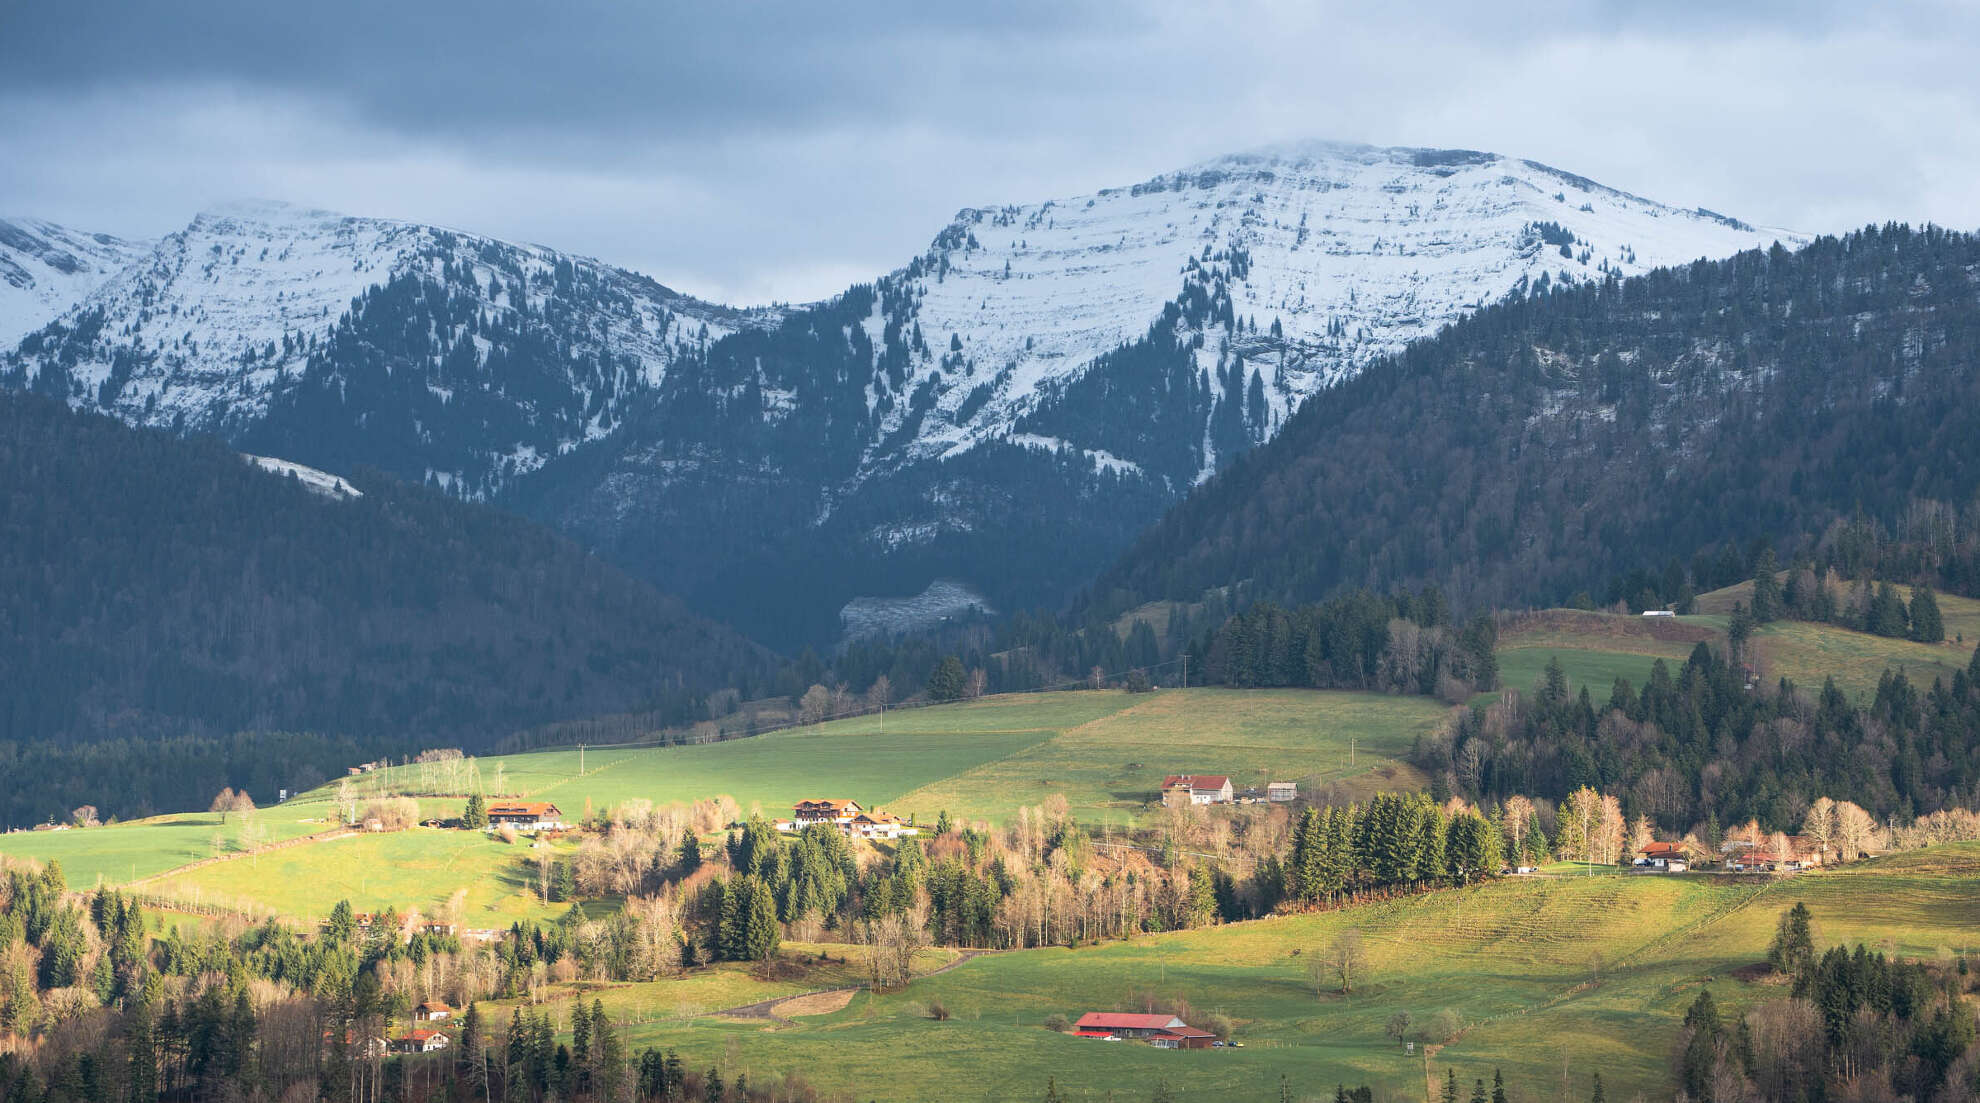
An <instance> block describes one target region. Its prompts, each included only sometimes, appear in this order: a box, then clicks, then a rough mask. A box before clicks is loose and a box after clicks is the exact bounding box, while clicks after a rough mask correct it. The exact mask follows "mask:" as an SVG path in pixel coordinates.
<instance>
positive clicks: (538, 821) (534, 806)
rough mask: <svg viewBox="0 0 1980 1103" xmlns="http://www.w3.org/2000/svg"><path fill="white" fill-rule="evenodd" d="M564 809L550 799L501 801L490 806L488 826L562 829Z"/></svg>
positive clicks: (518, 828)
mask: <svg viewBox="0 0 1980 1103" xmlns="http://www.w3.org/2000/svg"><path fill="white" fill-rule="evenodd" d="M563 816H564V813H563V810H562V809H559V808H558V807H557V806H556V805H554V804H551V803H550V802H549V801H542V800H513V801H500V802H497V803H494V804H491V805H489V806H488V826H489V827H491V828H493V827H513V828H515V829H516V830H517V831H562V830H563V829H564V820H563Z"/></svg>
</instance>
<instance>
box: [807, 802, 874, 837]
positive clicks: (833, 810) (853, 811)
mask: <svg viewBox="0 0 1980 1103" xmlns="http://www.w3.org/2000/svg"><path fill="white" fill-rule="evenodd" d="M864 811H866V809H864V808H861V807H860V806H859V802H858V801H856V800H845V799H837V800H801V801H798V802H797V807H796V808H795V809H794V810H793V811H792V813H791V822H792V823H793V824H795V825H797V829H798V830H799V831H802V830H804V829H805V828H807V827H810V826H811V825H812V824H814V823H829V824H832V825H834V826H836V827H841V828H849V827H851V825H852V821H853V817H854V816H857V815H859V814H860V813H861V812H864Z"/></svg>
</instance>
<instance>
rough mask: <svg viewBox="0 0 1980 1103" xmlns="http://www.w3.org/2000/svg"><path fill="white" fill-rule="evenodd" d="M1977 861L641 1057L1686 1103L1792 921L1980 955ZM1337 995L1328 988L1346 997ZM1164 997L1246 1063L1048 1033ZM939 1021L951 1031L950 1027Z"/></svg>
mask: <svg viewBox="0 0 1980 1103" xmlns="http://www.w3.org/2000/svg"><path fill="white" fill-rule="evenodd" d="M1976 874H1980V847H1975V846H1961V847H1948V848H1945V849H1943V850H1939V851H1928V852H1922V853H1914V854H1909V855H1903V856H1899V857H1894V858H1889V859H1885V860H1882V861H1879V862H1875V863H1870V864H1867V865H1863V866H1859V867H1855V868H1852V869H1847V870H1840V871H1831V872H1819V873H1812V874H1807V875H1803V876H1802V877H1800V878H1798V879H1795V880H1791V881H1786V882H1779V883H1775V884H1771V885H1765V886H1758V885H1739V884H1732V883H1729V882H1727V881H1726V880H1725V879H1723V878H1715V877H1710V876H1706V875H1694V876H1680V877H1673V878H1663V877H1631V876H1627V875H1620V874H1598V875H1595V876H1588V877H1582V876H1563V877H1557V878H1523V879H1519V880H1508V881H1504V882H1500V883H1496V884H1491V885H1485V886H1480V887H1477V888H1473V889H1471V890H1467V891H1465V892H1461V893H1439V894H1433V895H1428V896H1417V897H1410V898H1406V899H1402V900H1397V901H1390V902H1386V903H1381V904H1375V905H1370V906H1365V907H1359V908H1353V909H1348V910H1345V911H1339V912H1332V913H1326V914H1318V915H1306V916H1296V917H1289V918H1280V919H1270V920H1262V921H1259V922H1255V923H1249V924H1243V925H1239V926H1233V927H1223V928H1212V929H1207V930H1200V931H1191V932H1184V933H1177V934H1170V935H1161V936H1151V937H1146V938H1141V939H1137V940H1135V941H1133V942H1128V943H1114V944H1106V945H1101V946H1095V947H1087V948H1081V949H1076V950H1066V949H1051V950H1036V951H1025V952H1021V953H1010V954H1002V955H994V956H987V957H982V958H978V959H976V960H973V961H970V962H967V963H965V964H963V965H961V966H960V967H958V968H956V969H954V970H953V971H951V972H947V973H944V974H942V975H940V976H934V977H928V978H925V979H922V980H919V981H916V982H915V983H913V984H911V985H909V986H908V988H907V989H905V990H904V991H902V992H899V993H896V994H891V995H880V996H874V995H869V994H861V995H860V996H859V997H858V998H856V999H854V1000H853V1001H852V1003H851V1005H850V1006H848V1007H846V1008H845V1009H844V1010H842V1011H838V1012H834V1013H831V1014H827V1015H822V1016H818V1017H816V1018H809V1019H804V1020H800V1021H798V1022H796V1023H794V1024H792V1025H789V1026H779V1027H774V1028H773V1027H771V1026H769V1025H767V1024H764V1023H761V1022H736V1021H731V1020H722V1019H714V1018H705V1019H698V1020H694V1021H691V1022H682V1021H680V1019H679V1018H678V1017H674V1018H669V1019H655V1020H649V1021H645V1022H642V1023H640V1024H639V1025H637V1026H635V1027H634V1028H633V1031H632V1033H633V1036H634V1037H635V1038H636V1039H637V1041H638V1042H639V1044H641V1045H646V1044H658V1045H665V1046H671V1047H675V1048H678V1049H679V1050H680V1051H681V1052H682V1054H683V1056H684V1057H685V1058H686V1059H687V1061H688V1063H689V1064H690V1065H692V1066H695V1067H702V1066H705V1065H708V1064H712V1063H715V1062H717V1061H719V1060H721V1059H723V1055H724V1053H725V1050H726V1039H728V1038H729V1037H731V1036H739V1037H740V1038H741V1039H742V1040H743V1041H744V1044H743V1046H742V1047H741V1052H742V1053H743V1054H746V1057H744V1058H743V1067H744V1068H746V1069H747V1070H748V1071H749V1073H750V1078H751V1080H752V1081H756V1080H759V1079H760V1078H761V1077H763V1076H766V1075H770V1074H773V1073H777V1072H781V1071H785V1070H791V1069H797V1070H802V1071H803V1073H804V1075H805V1076H806V1077H807V1078H808V1079H810V1080H811V1081H812V1082H814V1083H818V1084H822V1085H826V1086H836V1087H853V1088H856V1089H857V1090H858V1091H860V1092H861V1093H865V1092H869V1091H871V1090H874V1088H875V1087H876V1086H877V1085H881V1084H885V1085H888V1087H889V1090H890V1093H891V1094H893V1095H895V1096H899V1097H902V1098H915V1099H921V1098H943V1099H956V1100H977V1101H984V1103H989V1101H993V1100H996V1101H1000V1100H1019V1099H1026V1100H1028V1099H1036V1098H1038V1097H1039V1095H1040V1094H1042V1092H1043V1090H1044V1084H1045V1080H1046V1077H1047V1076H1056V1077H1057V1078H1058V1081H1059V1084H1060V1086H1061V1088H1062V1090H1064V1091H1065V1093H1066V1097H1067V1098H1069V1099H1104V1098H1123V1099H1128V1098H1141V1097H1145V1095H1146V1093H1147V1092H1148V1091H1149V1089H1150V1086H1151V1085H1152V1084H1153V1083H1154V1081H1155V1080H1156V1078H1158V1077H1166V1078H1167V1079H1168V1080H1169V1081H1170V1083H1171V1085H1173V1086H1175V1087H1176V1088H1177V1089H1178V1090H1182V1089H1183V1088H1184V1086H1185V1085H1187V1091H1186V1094H1187V1096H1188V1097H1190V1098H1198V1097H1200V1098H1217V1097H1223V1098H1231V1099H1259V1098H1276V1093H1277V1085H1278V1079H1279V1077H1280V1076H1281V1075H1284V1076H1286V1077H1287V1078H1288V1080H1289V1081H1290V1082H1291V1084H1292V1085H1293V1086H1294V1089H1295V1097H1296V1098H1302V1099H1322V1098H1326V1097H1329V1096H1331V1094H1332V1087H1333V1085H1334V1084H1335V1083H1336V1082H1339V1081H1346V1082H1348V1083H1350V1084H1352V1083H1356V1082H1364V1081H1365V1082H1367V1083H1369V1084H1372V1085H1375V1086H1377V1087H1378V1088H1379V1089H1381V1091H1382V1093H1383V1095H1382V1096H1378V1098H1382V1097H1386V1098H1391V1099H1395V1098H1422V1097H1423V1095H1424V1089H1425V1085H1426V1082H1427V1081H1428V1080H1431V1079H1436V1080H1441V1078H1442V1077H1443V1075H1444V1069H1445V1068H1446V1067H1455V1068H1456V1069H1457V1072H1458V1075H1459V1077H1460V1078H1462V1079H1463V1080H1464V1081H1465V1082H1466V1083H1467V1085H1468V1084H1469V1082H1470V1080H1471V1079H1473V1078H1475V1077H1485V1078H1487V1079H1488V1080H1489V1078H1490V1077H1491V1074H1492V1070H1493V1068H1495V1067H1497V1068H1503V1069H1504V1071H1505V1074H1506V1076H1507V1079H1508V1083H1509V1085H1510V1086H1511V1087H1512V1088H1513V1090H1514V1093H1515V1094H1516V1095H1517V1096H1520V1097H1524V1098H1540V1097H1549V1096H1552V1095H1553V1094H1554V1093H1555V1091H1556V1090H1557V1089H1558V1088H1559V1087H1560V1086H1561V1083H1562V1079H1563V1076H1564V1075H1565V1076H1566V1078H1567V1080H1568V1082H1569V1083H1570V1085H1571V1088H1572V1093H1573V1096H1574V1097H1577V1098H1586V1095H1587V1092H1588V1089H1589V1087H1590V1078H1591V1076H1592V1074H1593V1073H1594V1072H1597V1071H1599V1072H1601V1073H1602V1077H1603V1080H1604V1081H1605V1083H1606V1085H1607V1090H1608V1092H1609V1093H1610V1096H1611V1098H1617V1099H1627V1098H1630V1096H1631V1095H1633V1094H1634V1093H1635V1092H1637V1091H1643V1092H1645V1093H1647V1094H1648V1095H1650V1096H1651V1097H1653V1098H1654V1097H1658V1096H1662V1095H1667V1094H1668V1090H1669V1089H1668V1084H1667V1082H1666V1077H1667V1071H1666V1070H1667V1068H1668V1065H1667V1054H1668V1051H1669V1049H1670V1046H1671V1043H1672V1039H1673V1038H1674V1036H1675V1033H1676V1030H1677V1026H1678V1023H1679V1020H1680V1019H1681V1018H1682V1015H1683V1013H1684V1009H1685V1008H1686V1007H1687V1006H1688V1005H1689V1004H1690V1002H1691V1000H1692V999H1693V998H1694V997H1695V996H1696V994H1697V991H1698V990H1699V988H1700V987H1702V986H1710V987H1711V988H1712V990H1713V993H1714V996H1715V998H1717V999H1719V1000H1720V1001H1721V1003H1722V1006H1730V1007H1733V1008H1738V1007H1740V1006H1742V1005H1744V1004H1746V1003H1749V1002H1752V1001H1755V1000H1757V999H1759V998H1761V997H1763V996H1768V995H1772V994H1775V993H1777V992H1778V989H1777V988H1775V987H1773V986H1770V985H1765V984H1748V983H1745V982H1742V981H1739V980H1736V979H1733V977H1732V975H1731V974H1732V973H1733V971H1734V970H1736V969H1738V968H1739V967H1741V966H1744V965H1748V964H1751V963H1753V962H1756V961H1759V960H1761V959H1762V958H1763V957H1764V954H1765V948H1766V944H1767V940H1768V937H1769V936H1770V934H1771V932H1772V930H1773V926H1774V923H1775V921H1776V919H1777V917H1778V915H1779V913H1780V911H1781V910H1783V909H1785V908H1787V907H1789V906H1791V905H1792V904H1793V902H1794V901H1796V900H1806V901H1807V902H1808V903H1809V906H1810V907H1811V908H1812V909H1814V913H1815V923H1816V930H1817V938H1818V941H1820V942H1822V943H1824V944H1826V943H1831V942H1838V941H1850V942H1854V941H1857V940H1864V941H1867V942H1870V943H1871V944H1872V945H1881V946H1885V947H1887V948H1893V949H1896V950H1898V951H1900V952H1903V953H1906V954H1915V955H1930V954H1932V953H1934V952H1935V951H1936V950H1937V949H1938V948H1939V947H1940V946H1948V947H1954V948H1960V949H1970V948H1974V947H1976V946H1980V876H1976ZM1350 927H1352V928H1355V929H1357V930H1359V931H1361V932H1362V935H1363V937H1364V939H1365V942H1366V945H1367V947H1368V950H1369V956H1370V969H1369V973H1368V976H1367V979H1366V980H1365V981H1364V982H1363V983H1361V984H1359V985H1358V986H1357V988H1356V991H1355V993H1354V994H1353V995H1352V996H1347V997H1343V996H1340V995H1338V994H1337V993H1334V992H1331V991H1329V992H1325V993H1320V992H1317V991H1316V986H1315V985H1314V984H1313V983H1312V982H1311V980H1310V978H1309V976H1308V972H1307V968H1306V966H1307V964H1308V962H1310V961H1311V960H1312V958H1313V956H1314V955H1315V954H1316V953H1318V952H1319V951H1321V950H1322V949H1324V948H1325V947H1326V946H1327V945H1328V944H1329V943H1330V942H1331V941H1332V940H1333V939H1334V938H1335V937H1336V936H1337V935H1338V934H1339V933H1340V932H1341V931H1343V930H1345V929H1347V928H1350ZM1330 987H1331V986H1330ZM1148 996H1154V997H1160V998H1177V997H1180V998H1182V999H1184V1000H1187V1001H1188V1003H1189V1004H1190V1006H1191V1007H1192V1008H1194V1009H1195V1010H1196V1011H1197V1012H1199V1013H1202V1012H1216V1013H1221V1014H1225V1015H1228V1016H1230V1017H1231V1018H1232V1019H1233V1020H1234V1021H1235V1022H1236V1024H1237V1032H1236V1035H1235V1037H1236V1038H1237V1039H1238V1040H1240V1041H1243V1042H1244V1043H1245V1047H1244V1048H1242V1049H1229V1050H1208V1051H1197V1052H1182V1053H1175V1052H1164V1051H1159V1050H1154V1049H1150V1048H1148V1047H1145V1046H1139V1045H1110V1044H1106V1043H1101V1042H1093V1041H1082V1040H1079V1039H1074V1038H1071V1037H1067V1036H1063V1035H1057V1034H1052V1033H1050V1032H1048V1031H1046V1030H1044V1029H1042V1027H1041V1025H1040V1024H1042V1022H1043V1021H1044V1019H1045V1018H1046V1016H1048V1015H1050V1014H1053V1013H1060V1014H1065V1015H1067V1016H1070V1017H1076V1016H1077V1015H1078V1014H1080V1013H1081V1012H1083V1011H1088V1010H1109V1009H1128V1008H1132V1007H1135V1006H1136V1005H1137V1004H1138V1002H1139V1001H1140V1000H1141V999H1143V998H1145V997H1148ZM935 1002H940V1003H941V1004H942V1005H943V1006H944V1007H946V1008H947V1010H948V1011H949V1013H950V1014H951V1015H952V1016H953V1018H952V1019H951V1020H950V1021H948V1022H937V1021H934V1020H933V1019H932V1018H931V1017H929V1015H928V1014H927V1010H926V1009H927V1008H928V1006H929V1005H930V1004H932V1003H935ZM1445 1008H1449V1009H1451V1010H1453V1011H1455V1012H1456V1013H1457V1014H1458V1015H1459V1016H1460V1018H1461V1021H1462V1022H1463V1023H1464V1024H1465V1026H1464V1030H1463V1033H1462V1034H1461V1035H1460V1036H1459V1037H1458V1038H1457V1039H1456V1040H1455V1041H1453V1042H1452V1043H1451V1044H1450V1045H1448V1046H1446V1047H1444V1048H1443V1049H1441V1051H1439V1052H1437V1053H1436V1054H1435V1055H1434V1056H1433V1057H1426V1056H1425V1055H1424V1054H1423V1052H1422V1048H1421V1046H1419V1047H1418V1052H1417V1053H1416V1054H1414V1055H1408V1054H1405V1053H1404V1051H1403V1047H1402V1046H1401V1045H1400V1044H1398V1043H1396V1042H1394V1041H1392V1040H1390V1039H1389V1038H1387V1037H1386V1036H1385V1035H1384V1033H1383V1027H1384V1024H1386V1023H1387V1021H1388V1020H1389V1018H1390V1016H1391V1015H1393V1014H1394V1013H1395V1012H1397V1011H1408V1012H1410V1013H1411V1014H1412V1015H1413V1016H1414V1017H1415V1019H1416V1021H1417V1022H1418V1023H1422V1022H1424V1021H1425V1020H1427V1019H1428V1018H1429V1017H1430V1016H1431V1015H1433V1014H1435V1013H1436V1012H1438V1011H1440V1010H1442V1009H1445Z"/></svg>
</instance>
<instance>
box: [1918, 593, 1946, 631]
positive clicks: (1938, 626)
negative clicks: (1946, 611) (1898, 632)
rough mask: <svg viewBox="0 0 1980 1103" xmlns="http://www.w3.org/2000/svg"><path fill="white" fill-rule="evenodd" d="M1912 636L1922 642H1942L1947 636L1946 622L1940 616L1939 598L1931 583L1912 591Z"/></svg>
mask: <svg viewBox="0 0 1980 1103" xmlns="http://www.w3.org/2000/svg"><path fill="white" fill-rule="evenodd" d="M1911 638H1912V639H1914V640H1917V641H1918V642H1920V643H1941V642H1943V641H1944V640H1945V638H1946V624H1945V621H1944V620H1943V619H1942V618H1941V617H1940V616H1939V599H1938V598H1937V597H1935V596H1933V594H1932V587H1931V586H1929V585H1926V586H1920V587H1918V588H1917V589H1915V590H1913V591H1912V592H1911Z"/></svg>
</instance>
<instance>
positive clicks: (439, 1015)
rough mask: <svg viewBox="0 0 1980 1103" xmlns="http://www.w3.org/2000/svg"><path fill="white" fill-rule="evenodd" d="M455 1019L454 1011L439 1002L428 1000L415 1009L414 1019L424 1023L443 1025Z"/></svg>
mask: <svg viewBox="0 0 1980 1103" xmlns="http://www.w3.org/2000/svg"><path fill="white" fill-rule="evenodd" d="M453 1017H454V1009H453V1008H451V1007H448V1006H447V1005H446V1004H444V1003H441V1002H440V1001H439V1000H427V1001H426V1002H425V1003H423V1004H420V1005H419V1006H418V1007H415V1008H413V1018H414V1019H417V1020H418V1021H420V1022H423V1023H443V1022H446V1021H447V1020H448V1019H451V1018H453Z"/></svg>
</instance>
